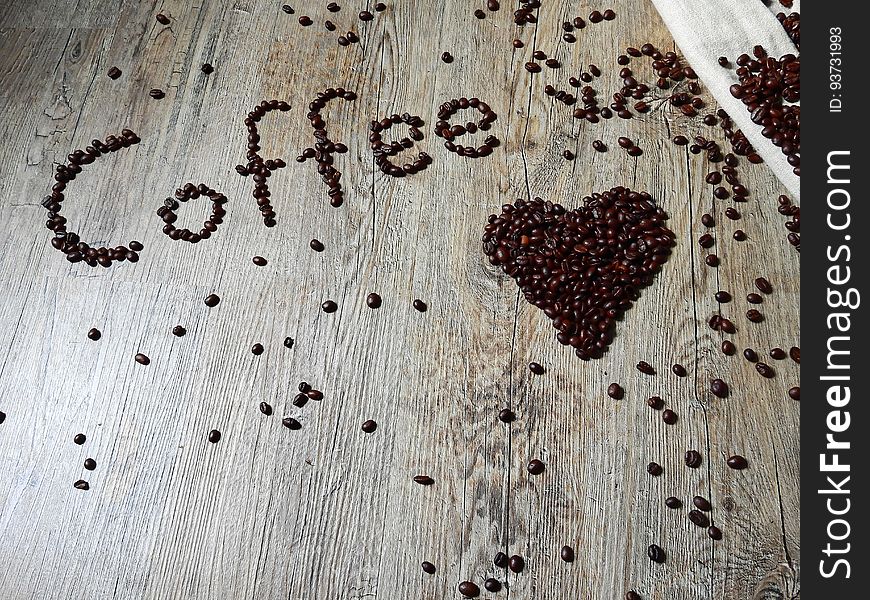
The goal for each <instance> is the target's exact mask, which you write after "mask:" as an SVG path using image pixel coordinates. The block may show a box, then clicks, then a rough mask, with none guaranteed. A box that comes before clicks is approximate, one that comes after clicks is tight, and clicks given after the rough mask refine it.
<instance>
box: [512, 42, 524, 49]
mask: <svg viewBox="0 0 870 600" xmlns="http://www.w3.org/2000/svg"><path fill="white" fill-rule="evenodd" d="M513 46H514V48H522V47H523V46H525V44H523V41H522V40H514V41H513Z"/></svg>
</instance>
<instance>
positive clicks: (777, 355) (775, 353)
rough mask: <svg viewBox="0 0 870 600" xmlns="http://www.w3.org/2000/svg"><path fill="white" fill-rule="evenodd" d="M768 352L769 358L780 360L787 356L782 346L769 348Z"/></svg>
mask: <svg viewBox="0 0 870 600" xmlns="http://www.w3.org/2000/svg"><path fill="white" fill-rule="evenodd" d="M768 354H770V358H772V359H773V360H782V359H784V358H785V357H786V356H788V354H786V352H785V350H783V349H782V348H771V349H770V352H769V353H768Z"/></svg>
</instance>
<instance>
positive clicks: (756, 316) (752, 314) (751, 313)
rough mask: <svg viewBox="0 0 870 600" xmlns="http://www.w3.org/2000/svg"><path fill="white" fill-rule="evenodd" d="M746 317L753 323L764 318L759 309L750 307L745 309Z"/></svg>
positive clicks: (759, 321)
mask: <svg viewBox="0 0 870 600" xmlns="http://www.w3.org/2000/svg"><path fill="white" fill-rule="evenodd" d="M746 318H747V319H749V320H750V321H752V322H753V323H761V322H762V321H763V320H764V315H763V314H761V311H758V310H756V309H754V308H750V309H749V310H747V311H746Z"/></svg>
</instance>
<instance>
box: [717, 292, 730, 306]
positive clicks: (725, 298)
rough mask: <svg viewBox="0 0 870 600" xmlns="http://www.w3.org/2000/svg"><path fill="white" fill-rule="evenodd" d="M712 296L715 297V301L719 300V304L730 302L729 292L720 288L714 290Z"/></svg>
mask: <svg viewBox="0 0 870 600" xmlns="http://www.w3.org/2000/svg"><path fill="white" fill-rule="evenodd" d="M713 297H714V298H716V302H719V303H720V304H727V303H728V302H731V294H729V293H728V292H725V291H721V290H720V291H718V292H716V293H715V294H714V295H713Z"/></svg>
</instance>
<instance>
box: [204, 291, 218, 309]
mask: <svg viewBox="0 0 870 600" xmlns="http://www.w3.org/2000/svg"><path fill="white" fill-rule="evenodd" d="M220 301H221V298H220V296H218V295H217V294H209V295H208V296H206V297H205V305H206V306H208V307H209V308H214V307H215V306H217V305H218V304H220Z"/></svg>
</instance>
